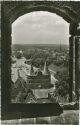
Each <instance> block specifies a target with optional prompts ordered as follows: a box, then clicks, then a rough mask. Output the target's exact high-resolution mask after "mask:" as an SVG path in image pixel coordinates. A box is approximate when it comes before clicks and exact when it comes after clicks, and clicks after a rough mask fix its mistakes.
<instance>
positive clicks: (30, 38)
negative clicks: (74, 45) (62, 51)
mask: <svg viewBox="0 0 80 125" xmlns="http://www.w3.org/2000/svg"><path fill="white" fill-rule="evenodd" d="M60 43H61V44H67V45H68V44H69V24H68V23H67V22H66V21H65V20H64V19H63V18H62V17H60V16H58V15H56V14H53V13H50V12H46V11H44V12H43V11H36V12H31V13H28V14H25V15H23V16H21V17H19V18H18V19H17V20H16V21H15V22H13V24H12V44H60Z"/></svg>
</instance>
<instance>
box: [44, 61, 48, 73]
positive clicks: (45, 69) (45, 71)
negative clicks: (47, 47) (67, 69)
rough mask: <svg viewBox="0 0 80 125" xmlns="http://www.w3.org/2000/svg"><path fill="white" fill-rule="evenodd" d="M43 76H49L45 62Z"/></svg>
mask: <svg viewBox="0 0 80 125" xmlns="http://www.w3.org/2000/svg"><path fill="white" fill-rule="evenodd" d="M43 73H44V75H49V70H48V66H47V64H46V62H45V64H44V72H43Z"/></svg>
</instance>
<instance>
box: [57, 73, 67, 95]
mask: <svg viewBox="0 0 80 125" xmlns="http://www.w3.org/2000/svg"><path fill="white" fill-rule="evenodd" d="M55 78H56V79H57V80H58V81H56V84H55V88H56V91H55V93H56V95H59V96H61V97H65V96H66V95H67V94H68V92H69V75H68V71H63V72H57V73H56V74H55Z"/></svg>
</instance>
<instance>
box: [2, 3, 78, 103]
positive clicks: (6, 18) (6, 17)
mask: <svg viewBox="0 0 80 125" xmlns="http://www.w3.org/2000/svg"><path fill="white" fill-rule="evenodd" d="M75 5H76V6H75ZM77 7H78V9H79V8H80V3H79V2H77V3H76V4H74V2H64V1H61V2H59V1H54V2H52V1H41V2H40V1H33V2H32V1H30V2H29V1H27V2H26V1H25V2H22V1H14V2H2V17H3V18H2V42H3V44H2V48H3V51H2V53H3V55H4V57H3V58H2V60H3V64H4V67H3V70H4V71H5V72H3V73H4V76H5V77H6V79H7V77H8V78H9V79H7V83H8V84H7V85H6V83H5V81H4V79H3V82H4V85H6V88H9V86H10V68H11V66H10V65H11V64H10V54H11V49H10V48H11V24H12V23H13V22H14V21H15V20H16V19H17V18H18V17H20V16H22V15H24V14H25V13H29V12H32V11H49V12H51V13H56V14H57V15H59V16H61V17H62V18H63V19H64V20H65V21H67V22H68V23H70V35H71V36H70V39H69V41H70V42H69V43H70V49H69V54H70V60H69V76H70V87H69V88H70V89H69V97H70V99H69V100H70V101H72V100H73V97H72V91H73V89H74V91H76V88H78V84H79V82H78V79H79V75H78V74H79V71H80V67H79V63H78V62H79V51H78V50H79V49H78V50H77V49H75V55H76V57H77V58H76V60H77V63H76V62H73V58H74V60H75V56H74V53H73V51H74V47H75V46H77V47H78V45H80V42H79V40H80V27H79V25H78V24H79V23H80V11H78V10H77ZM4 48H5V51H4ZM4 60H6V61H7V62H8V65H7V67H8V68H7V69H6V64H5V62H4ZM73 67H75V71H73ZM7 72H8V74H6V73H7ZM73 74H75V80H76V83H75V85H74V86H76V87H73ZM76 74H77V75H76ZM7 75H8V76H7ZM4 85H3V86H4ZM76 93H77V91H76ZM3 95H4V93H3ZM77 95H78V94H77ZM6 96H7V98H8V99H9V101H10V93H7V92H6ZM4 97H5V96H4ZM78 98H79V97H78Z"/></svg>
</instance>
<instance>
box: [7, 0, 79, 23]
mask: <svg viewBox="0 0 80 125" xmlns="http://www.w3.org/2000/svg"><path fill="white" fill-rule="evenodd" d="M66 4H67V5H66ZM7 9H8V10H7ZM6 11H7V13H6ZM33 11H48V12H51V13H56V14H57V15H59V16H61V17H62V18H63V19H64V20H65V21H67V22H68V23H78V22H79V21H80V16H79V15H78V13H77V12H76V10H74V9H73V8H72V7H70V5H69V4H68V3H67V2H61V3H60V2H43V1H42V2H39V1H37V2H11V3H10V2H9V3H8V8H6V6H5V14H6V17H7V18H8V19H9V20H10V23H12V22H14V21H15V20H16V19H17V18H18V17H20V16H22V15H24V14H27V13H30V12H33Z"/></svg>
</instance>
